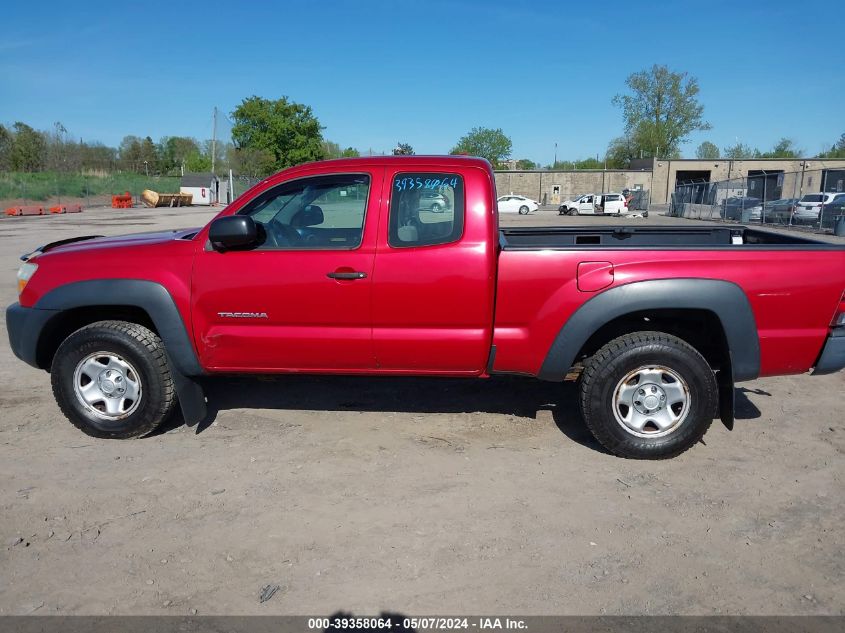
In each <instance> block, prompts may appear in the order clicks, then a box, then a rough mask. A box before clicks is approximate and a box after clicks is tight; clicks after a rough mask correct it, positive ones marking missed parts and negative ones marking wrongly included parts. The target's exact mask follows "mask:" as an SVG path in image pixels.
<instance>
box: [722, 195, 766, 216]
mask: <svg viewBox="0 0 845 633" xmlns="http://www.w3.org/2000/svg"><path fill="white" fill-rule="evenodd" d="M762 202H763V201H762V200H760V198H752V197H750V196H735V197H732V198H727V199H725V200H724V201H722V217H723V218H725V219H726V220H736V221H737V222H742V221H744V220H743V219H742V215H743V213H744V212H748V211H750V210H751V209H753V208H754V207H756V206H758V205H760V204H762Z"/></svg>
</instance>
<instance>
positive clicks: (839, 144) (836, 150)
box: [819, 134, 845, 158]
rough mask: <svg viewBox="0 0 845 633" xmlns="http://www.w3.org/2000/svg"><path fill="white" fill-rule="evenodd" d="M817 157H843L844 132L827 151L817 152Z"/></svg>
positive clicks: (844, 148)
mask: <svg viewBox="0 0 845 633" xmlns="http://www.w3.org/2000/svg"><path fill="white" fill-rule="evenodd" d="M819 158H845V134H842V135H841V136H840V137H839V139H838V140H837V141H836V142H835V143H834V144H833V146H832V147H831V148H830V150H829V151H827V152H822V153H821V154H819Z"/></svg>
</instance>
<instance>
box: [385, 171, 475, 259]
mask: <svg viewBox="0 0 845 633" xmlns="http://www.w3.org/2000/svg"><path fill="white" fill-rule="evenodd" d="M463 231H464V181H463V178H462V177H461V176H460V175H458V174H445V173H428V172H414V173H399V174H396V175H395V176H394V178H393V183H392V186H391V194H390V222H389V224H388V233H387V243H388V244H390V246H392V247H393V248H409V247H414V246H434V245H436V244H448V243H449V242H455V241H457V240H459V239H460V237H461V235H462V234H463Z"/></svg>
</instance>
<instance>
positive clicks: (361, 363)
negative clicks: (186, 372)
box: [192, 168, 384, 371]
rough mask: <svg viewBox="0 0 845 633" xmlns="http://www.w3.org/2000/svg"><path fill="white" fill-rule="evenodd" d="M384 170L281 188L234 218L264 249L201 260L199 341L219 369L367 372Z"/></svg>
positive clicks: (195, 294)
mask: <svg viewBox="0 0 845 633" xmlns="http://www.w3.org/2000/svg"><path fill="white" fill-rule="evenodd" d="M383 172H384V169H383V168H378V169H371V170H366V169H364V170H362V172H361V173H341V174H336V175H332V174H329V175H313V176H304V177H300V178H296V179H295V180H289V181H286V182H282V183H280V184H277V185H275V186H273V187H269V188H268V189H266V190H265V191H263V192H261V193H259V194H258V195H257V196H256V197H255V198H253V199H252V200H250V201H248V202H247V203H246V204H245V206H243V207H242V208H241V209H240V210H238V211H237V213H239V214H245V215H250V216H251V217H252V218H253V219H254V220H255V221H256V223H258V224H259V225H260V227H262V229H263V231H264V233H266V239H265V240H264V241H263V243H262V244H260V245H259V246H258V247H256V248H254V249H251V250H245V251H229V252H224V253H221V252H218V251H216V250H213V249H211V248H210V246H209V245H208V244H207V243H206V242H207V241H206V240H203V242H204V243H206V245H205V248H203V249H202V250H200V252H198V253H197V255H196V258H195V262H194V273H193V288H192V303H193V310H192V315H193V322H194V336H195V338H196V342H197V349H198V350H199V351H200V357H201V360H202V363H203V365H204V366H205V367H208V368H210V369H214V370H218V371H250V370H256V371H264V370H270V371H272V370H278V371H297V370H306V371H321V370H324V371H344V370H351V371H354V370H370V369H372V367H373V365H374V357H373V349H372V324H371V319H370V302H371V299H372V275H373V263H374V259H375V241H376V229H377V226H378V213H379V193H380V191H381V183H382V174H383Z"/></svg>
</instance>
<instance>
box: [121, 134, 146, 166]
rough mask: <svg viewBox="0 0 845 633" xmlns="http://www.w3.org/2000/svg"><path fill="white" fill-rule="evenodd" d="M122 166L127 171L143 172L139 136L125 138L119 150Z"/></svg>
mask: <svg viewBox="0 0 845 633" xmlns="http://www.w3.org/2000/svg"><path fill="white" fill-rule="evenodd" d="M118 154H119V156H120V166H121V167H122V168H123V169H125V170H127V171H135V172H137V171H143V170H144V165H143V163H142V161H143V159H142V158H141V139H140V138H138V137H137V136H131V135H130V136H124V137H123V140H122V141H121V142H120V147H119V148H118Z"/></svg>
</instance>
